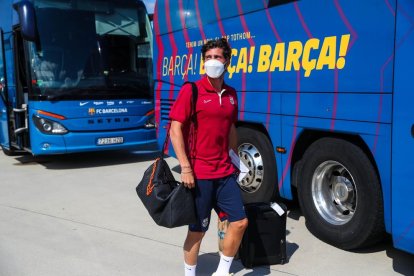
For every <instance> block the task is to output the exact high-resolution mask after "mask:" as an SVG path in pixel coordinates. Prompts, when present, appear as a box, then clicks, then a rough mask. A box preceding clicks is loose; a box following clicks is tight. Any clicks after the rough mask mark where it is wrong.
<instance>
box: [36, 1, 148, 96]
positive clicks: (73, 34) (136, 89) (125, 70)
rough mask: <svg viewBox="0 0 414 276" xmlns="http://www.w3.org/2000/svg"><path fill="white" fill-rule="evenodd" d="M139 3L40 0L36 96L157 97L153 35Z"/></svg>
mask: <svg viewBox="0 0 414 276" xmlns="http://www.w3.org/2000/svg"><path fill="white" fill-rule="evenodd" d="M137 3H138V2H137V1H133V0H131V1H127V0H121V1H108V0H77V1H74V0H35V1H34V5H35V11H36V20H37V30H38V36H39V39H38V41H37V42H36V43H32V42H31V43H30V44H29V58H30V62H31V64H30V65H31V79H32V80H31V83H32V86H33V93H34V94H35V95H41V96H46V97H47V98H48V99H84V98H152V97H153V96H152V95H153V92H152V90H153V89H152V87H153V84H152V82H153V78H152V45H151V44H152V33H151V26H150V23H149V19H148V16H147V13H146V10H145V7H144V6H143V5H139V4H137Z"/></svg>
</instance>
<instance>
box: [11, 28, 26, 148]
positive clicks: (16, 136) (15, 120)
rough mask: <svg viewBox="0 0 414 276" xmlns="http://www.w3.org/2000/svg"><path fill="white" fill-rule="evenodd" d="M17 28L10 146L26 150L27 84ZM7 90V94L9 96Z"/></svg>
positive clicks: (23, 50)
mask: <svg viewBox="0 0 414 276" xmlns="http://www.w3.org/2000/svg"><path fill="white" fill-rule="evenodd" d="M26 44H27V42H25V41H24V40H23V37H22V33H21V30H20V28H19V27H16V28H14V29H13V48H14V51H13V58H14V65H15V66H14V73H15V90H14V92H15V94H14V95H13V97H12V102H11V105H12V108H11V109H9V119H10V126H11V129H10V144H11V146H12V148H15V149H17V150H28V148H29V144H30V143H29V137H28V135H29V131H28V127H27V125H28V121H27V114H28V112H27V108H28V82H27V79H28V78H27V74H28V70H27V64H28V62H27V59H26V56H27V54H26V51H25V45H26ZM11 92H13V91H10V90H9V94H11Z"/></svg>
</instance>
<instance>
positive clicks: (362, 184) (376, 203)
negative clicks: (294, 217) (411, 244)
mask: <svg viewBox="0 0 414 276" xmlns="http://www.w3.org/2000/svg"><path fill="white" fill-rule="evenodd" d="M298 165H299V166H301V168H299V169H298V170H296V171H297V172H299V174H301V175H299V176H298V179H299V181H298V198H299V204H300V206H301V210H302V213H303V214H304V216H305V219H306V227H307V228H308V229H309V231H310V232H311V233H312V234H313V235H315V236H316V237H318V238H319V239H321V240H323V241H325V242H327V243H329V244H332V245H334V246H336V247H339V248H341V249H345V250H351V249H356V248H362V247H366V246H369V245H372V244H375V243H376V242H378V241H380V240H381V239H382V238H383V237H384V217H383V202H382V192H381V186H380V183H379V180H378V176H377V173H376V170H375V169H374V167H373V165H372V163H371V161H370V160H369V159H368V157H367V156H366V155H365V153H364V152H363V151H362V150H361V149H360V148H359V147H358V146H356V145H354V144H352V143H350V142H348V141H345V140H342V139H337V138H322V139H320V140H317V141H316V142H314V143H313V144H312V145H311V146H310V147H309V148H308V149H307V150H306V152H305V154H304V156H303V159H302V160H301V161H300V162H299V163H298Z"/></svg>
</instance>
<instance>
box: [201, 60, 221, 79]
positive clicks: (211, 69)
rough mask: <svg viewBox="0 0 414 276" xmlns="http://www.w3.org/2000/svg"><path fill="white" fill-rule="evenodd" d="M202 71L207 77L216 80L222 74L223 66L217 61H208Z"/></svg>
mask: <svg viewBox="0 0 414 276" xmlns="http://www.w3.org/2000/svg"><path fill="white" fill-rule="evenodd" d="M204 69H205V70H206V74H207V76H209V77H210V78H213V79H217V78H219V77H220V76H221V75H222V74H223V73H224V64H223V63H221V62H220V61H218V60H217V59H209V60H207V61H206V62H205V63H204Z"/></svg>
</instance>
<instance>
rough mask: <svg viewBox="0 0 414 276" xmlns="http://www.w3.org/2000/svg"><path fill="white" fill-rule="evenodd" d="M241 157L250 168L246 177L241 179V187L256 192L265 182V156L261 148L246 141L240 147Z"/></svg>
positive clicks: (248, 191) (246, 190)
mask: <svg viewBox="0 0 414 276" xmlns="http://www.w3.org/2000/svg"><path fill="white" fill-rule="evenodd" d="M238 152H239V157H240V159H241V160H242V162H243V163H244V164H245V165H246V167H247V168H248V169H249V172H248V173H247V175H246V177H245V178H243V179H242V180H241V181H239V185H240V187H241V189H242V190H243V191H245V192H247V193H254V192H256V191H257V190H258V189H259V188H260V186H261V185H262V183H263V177H264V167H263V158H262V155H261V154H260V152H259V150H258V149H257V148H256V147H255V146H254V145H252V144H249V143H244V144H241V145H240V146H239V148H238Z"/></svg>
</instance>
